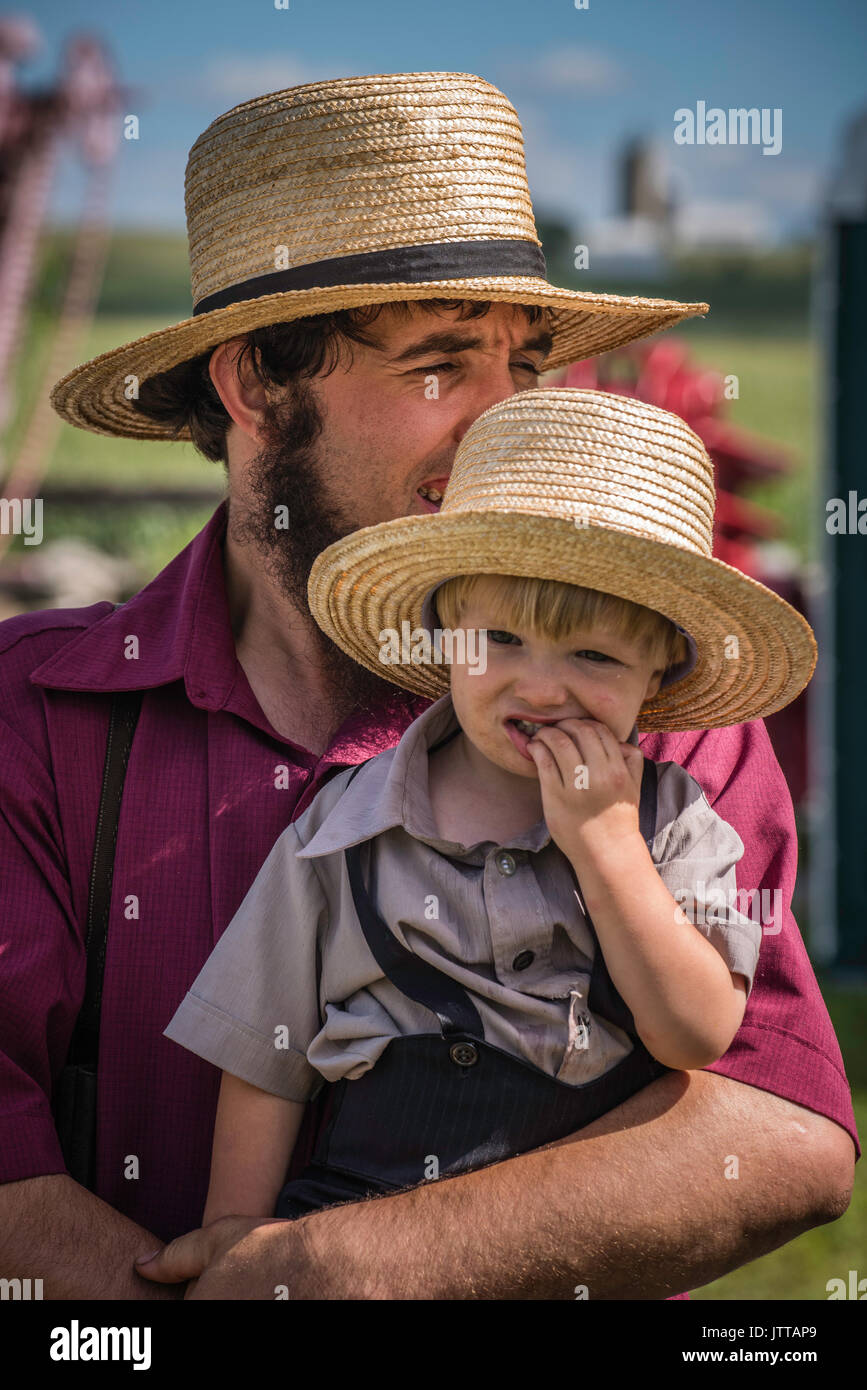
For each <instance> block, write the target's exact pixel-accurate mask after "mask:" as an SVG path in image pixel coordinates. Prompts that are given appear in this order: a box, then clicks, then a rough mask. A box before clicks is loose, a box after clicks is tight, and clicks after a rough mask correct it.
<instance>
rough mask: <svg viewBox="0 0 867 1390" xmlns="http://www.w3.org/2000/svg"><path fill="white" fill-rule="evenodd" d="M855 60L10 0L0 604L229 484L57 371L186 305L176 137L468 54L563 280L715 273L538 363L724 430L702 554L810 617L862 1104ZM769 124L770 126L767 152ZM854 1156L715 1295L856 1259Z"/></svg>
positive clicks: (827, 915)
mask: <svg viewBox="0 0 867 1390" xmlns="http://www.w3.org/2000/svg"><path fill="white" fill-rule="evenodd" d="M865 59H867V9H865V7H864V5H863V3H862V0H825V4H824V5H823V6H822V7H818V6H816V5H814V4H811V3H807V0H785V2H784V0H763V3H762V4H761V5H759V6H756V5H755V3H754V0H728V3H727V4H725V5H712V4H709V3H707V4H705V5H703V6H695V5H693V6H685V5H683V4H682V3H675V0H654V3H653V4H652V5H648V4H646V3H645V2H644V0H620V3H618V4H611V3H606V0H590V2H589V3H587V4H586V5H585V4H584V3H583V0H542V2H541V3H537V4H535V5H534V6H527V5H525V4H523V3H519V0H497V2H496V3H494V0H473V3H470V4H467V3H466V0H440V3H438V4H437V5H436V6H435V7H432V8H429V7H426V6H419V7H409V6H406V5H405V3H404V0H371V3H369V4H368V5H366V6H360V5H358V4H357V3H350V0H285V3H284V2H283V0H273V3H269V4H265V3H262V4H260V5H258V6H257V7H255V9H254V8H251V7H250V6H243V7H242V6H240V5H238V4H234V3H227V0H187V3H186V4H184V5H183V6H178V5H176V4H172V3H169V0H150V3H149V4H148V6H147V7H146V8H144V7H129V8H125V7H123V6H118V5H117V4H116V3H114V0H66V2H65V3H64V5H63V6H62V7H58V6H57V5H56V3H52V0H38V2H37V3H31V4H29V5H26V6H22V7H19V8H11V9H8V10H5V11H3V12H0V479H2V483H0V487H2V497H3V499H5V500H3V501H2V502H0V507H2V511H0V523H2V529H0V617H8V616H10V615H12V614H13V613H16V612H20V611H22V610H24V609H28V608H44V607H55V606H62V607H65V606H78V605H84V604H91V603H94V602H97V601H99V600H101V599H105V598H110V599H113V600H115V601H119V600H122V599H124V598H126V597H128V596H129V595H130V594H132V593H134V592H135V591H136V590H137V589H139V588H141V587H142V585H143V584H145V583H147V582H148V581H149V580H150V579H151V578H153V577H154V575H155V574H157V573H158V572H159V570H160V569H162V568H163V566H164V565H166V564H167V563H168V562H169V560H171V559H172V557H173V556H174V555H176V554H177V552H178V551H179V550H180V549H182V548H183V546H184V545H186V544H187V542H188V541H189V540H190V539H191V538H192V537H193V536H194V535H195V533H196V532H197V531H198V530H200V529H201V527H202V526H203V525H204V524H205V522H206V521H207V520H208V518H209V517H210V515H211V514H212V512H213V510H214V508H215V507H216V505H217V503H218V502H219V500H220V498H221V497H222V495H223V485H222V478H223V473H222V468H221V467H220V465H218V464H212V463H209V462H208V461H206V460H205V459H203V458H202V457H201V456H200V455H198V454H197V453H196V452H195V450H194V448H193V446H192V445H191V444H187V443H175V444H171V443H165V444H163V443H157V442H139V441H132V440H123V439H114V438H108V437H105V436H100V435H97V434H94V433H90V432H85V431H82V430H76V429H73V428H71V427H69V426H67V425H65V424H61V422H60V421H59V419H58V418H57V417H56V416H55V415H54V413H53V411H52V410H51V408H50V406H49V405H48V392H49V390H50V388H51V386H52V385H53V384H54V382H55V381H56V380H58V379H59V377H61V376H62V375H64V373H65V372H67V371H68V370H70V368H71V367H72V366H74V365H76V364H77V363H78V362H80V361H83V360H85V359H87V358H90V357H94V356H96V355H97V354H99V353H101V352H104V351H107V350H108V349H109V348H112V347H114V346H117V345H119V344H121V343H123V342H127V341H129V340H131V339H133V338H136V337H138V336H140V335H142V334H145V333H148V332H150V331H153V330H155V329H158V328H161V327H163V326H165V325H167V324H169V323H172V322H176V321H178V320H181V319H184V318H187V317H189V315H190V314H191V312H192V301H191V296H190V284H189V271H188V259H187V246H186V235H185V222H184V199H183V195H184V168H185V164H186V158H187V153H188V151H189V148H190V146H191V145H192V143H193V141H194V140H195V138H196V136H197V135H198V134H199V133H200V132H201V131H202V130H204V128H205V127H206V126H207V125H208V124H209V122H210V121H212V120H213V119H214V118H215V117H216V116H217V115H219V114H220V113H221V112H223V111H225V110H227V109H228V108H229V107H231V106H234V105H236V104H237V103H239V102H241V101H244V100H246V99H248V98H250V97H253V96H256V95H259V94H261V93H263V92H268V91H273V90H277V89H279V88H282V87H287V86H292V85H295V84H298V83H302V82H308V81H315V80H318V79H322V78H328V77H338V76H343V75H350V74H355V73H377V72H400V71H417V70H422V69H425V70H447V71H463V72H474V73H477V74H479V75H480V76H482V77H484V78H487V79H488V80H489V81H491V82H493V83H495V84H496V85H497V86H499V87H500V88H501V89H502V90H503V91H505V93H506V94H507V95H508V96H509V98H510V99H511V100H512V102H513V103H514V104H515V106H516V107H517V110H518V114H519V116H520V118H521V121H522V124H523V127H524V134H525V142H526V151H527V165H528V174H529V180H530V187H531V191H532V194H533V200H534V205H535V208H536V213H537V220H538V230H539V235H540V238H541V239H542V242H543V247H544V251H545V254H546V258H547V262H548V269H549V278H550V279H551V280H552V281H553V282H554V283H556V284H561V285H566V286H569V287H571V288H574V289H590V290H600V291H609V292H614V293H620V294H624V293H625V294H641V295H649V296H661V297H665V298H670V299H680V300H706V301H707V302H708V303H709V304H710V306H711V311H710V314H709V315H708V317H707V318H706V319H703V320H697V321H695V320H694V321H692V322H690V323H689V324H687V325H685V326H683V327H682V328H678V329H675V330H673V331H670V332H668V333H666V334H664V335H662V336H661V337H657V338H653V339H650V340H648V341H647V342H646V343H643V344H639V345H637V346H635V347H633V348H630V349H626V350H623V351H620V352H617V353H612V354H608V355H607V356H605V357H602V358H597V359H593V360H592V361H590V362H587V363H582V364H579V365H578V366H576V367H573V368H570V369H569V371H568V372H561V373H559V374H557V375H556V376H554V377H552V378H549V380H548V382H547V383H546V384H567V385H572V386H581V385H585V386H597V387H598V386H602V387H604V388H606V389H611V390H615V391H620V392H627V393H631V394H636V395H638V396H640V397H642V398H643V399H646V400H648V401H652V402H653V403H655V404H657V405H661V406H663V407H664V408H666V409H670V410H673V411H675V412H676V413H678V414H680V415H682V416H683V417H684V418H686V419H687V420H688V422H689V423H690V424H691V425H692V427H693V428H694V429H695V430H696V431H697V433H699V434H700V435H701V437H702V438H703V439H704V441H705V443H706V445H707V447H708V449H709V451H710V453H711V456H712V457H713V459H714V464H715V469H716V481H717V489H718V509H717V522H716V535H715V547H714V553H715V554H716V555H718V556H719V557H720V558H721V559H723V560H726V561H727V562H728V563H730V564H733V565H736V566H737V567H738V568H740V569H742V570H744V571H745V572H746V573H748V574H751V575H753V576H754V577H755V578H757V579H759V580H761V581H762V582H763V583H765V584H767V585H769V586H770V587H771V588H773V589H775V590H777V591H778V592H779V593H781V594H782V595H783V596H784V597H785V598H786V599H787V600H788V601H789V602H790V603H793V604H794V605H795V606H796V607H798V608H799V609H800V610H801V611H802V612H804V613H805V615H806V616H807V618H808V619H809V621H810V622H811V624H812V625H813V627H814V629H815V630H816V634H817V638H818V643H819V652H820V659H819V666H818V668H817V673H816V676H815V677H814V679H813V681H812V682H811V684H810V686H809V687H808V689H807V691H806V692H805V693H804V695H802V696H801V697H800V698H799V699H798V700H797V701H796V702H795V703H794V704H792V705H791V706H789V707H788V708H787V709H786V710H784V711H781V712H780V713H779V714H778V715H774V716H772V717H771V718H770V719H768V721H767V725H768V730H769V733H770V735H771V738H772V740H773V742H774V746H775V749H776V752H777V756H778V758H779V760H780V763H781V765H782V767H783V770H784V772H785V774H786V777H787V780H788V783H789V786H790V789H791V792H792V798H793V802H794V805H795V812H796V819H797V824H798V831H799V844H800V871H799V877H798V887H797V893H796V899H795V902H794V910H795V916H796V919H797V921H798V924H799V926H800V929H801V931H802V934H803V936H804V939H805V941H806V942H807V946H808V950H809V952H810V955H811V959H812V960H813V964H814V967H815V969H816V973H817V976H818V978H819V982H820V985H821V987H822V992H823V994H824V996H825V999H826V1002H827V1004H828V1007H829V1010H830V1013H831V1017H832V1019H833V1021H834V1025H835V1028H836V1030H837V1034H838V1037H839V1040H840V1045H841V1048H842V1051H843V1056H844V1060H845V1064H846V1069H847V1074H848V1077H849V1081H850V1083H851V1085H852V1088H853V1094H854V1097H855V1107H856V1115H857V1118H858V1123H859V1129H860V1131H861V1134H862V1135H865V1134H867V1046H865V1032H867V1028H865V1010H864V999H865V981H867V928H865V925H864V923H865V920H867V869H865V867H864V866H865V862H867V853H865V850H867V844H865V833H864V830H863V828H862V827H863V825H864V822H865V814H864V812H865V792H864V786H865V779H867V754H865V752H864V751H863V750H864V740H863V736H862V731H861V726H860V718H859V716H860V711H861V708H862V707H863V693H862V692H863V685H864V681H865V680H867V631H865V625H864V618H863V614H864V609H865V603H867V560H865V547H867V540H865V539H864V536H865V533H867V500H865V504H864V505H865V515H864V516H863V523H864V529H863V530H861V531H859V529H858V525H859V518H861V513H860V512H859V511H858V503H859V501H860V500H861V498H862V496H863V498H865V499H867V476H865V474H867V470H865V467H864V458H865V450H864V445H863V442H862V439H861V437H860V435H859V434H858V432H857V431H858V426H859V424H860V420H859V418H858V416H859V411H858V406H859V404H860V396H861V393H862V391H863V382H864V379H865V372H867V354H865V348H864V341H863V321H864V313H865V311H867V62H865ZM702 104H703V105H702ZM712 108H720V109H722V111H724V112H726V111H728V110H729V109H730V108H747V109H755V110H756V112H757V116H756V125H755V133H754V138H753V139H752V140H751V141H750V142H749V143H732V142H730V141H729V140H728V139H727V140H726V141H725V142H724V143H713V137H711V139H710V140H707V139H705V140H704V141H703V142H702V141H700V139H698V138H696V140H695V142H694V143H678V142H677V141H676V140H675V138H674V133H675V130H676V128H677V126H678V121H679V120H680V123H681V125H682V124H683V121H682V117H680V118H679V117H678V116H676V114H675V113H678V112H683V111H684V110H686V111H688V112H691V113H694V114H695V131H696V133H697V134H698V132H699V130H700V127H701V125H702V113H703V112H705V111H706V112H710V111H711V110H712ZM763 110H764V111H765V112H766V113H767V118H766V127H765V132H766V135H765V137H764V138H763V137H762V135H761V126H760V122H759V113H760V112H761V111H763ZM774 113H779V114H777V115H775V114H774ZM772 123H773V124H772ZM706 129H707V128H706ZM772 129H773V130H774V132H775V140H774V145H776V144H777V143H778V144H779V149H778V150H777V151H776V152H771V149H770V148H768V152H767V153H766V152H765V147H770V146H771V140H770V138H768V137H769V134H770V131H771V130H772ZM780 136H781V137H782V138H781V140H780ZM859 489H860V492H859ZM27 498H33V499H35V498H40V499H42V503H43V510H42V528H41V530H42V537H41V541H40V542H39V543H38V544H35V543H34V544H28V543H27V536H26V535H25V532H26V530H27V529H28V528H27V525H26V519H27V511H26V507H25V508H24V510H23V511H21V514H20V522H19V521H18V520H17V513H16V511H15V507H16V502H15V500H14V499H20V500H19V501H18V503H17V505H18V507H19V508H21V507H23V506H24V499H27ZM835 498H837V499H841V501H840V503H839V505H838V506H837V507H835V506H834V503H833V500H832V499H835ZM832 514H833V518H835V520H833V521H832ZM30 515H31V517H32V516H33V515H34V514H33V513H31V514H30ZM841 517H843V518H844V520H841ZM31 539H33V533H32V527H31ZM863 1167H864V1165H863V1164H859V1165H858V1167H857V1168H856V1193H855V1197H854V1199H853V1202H852V1206H851V1208H850V1210H849V1212H848V1213H847V1214H846V1216H845V1217H843V1218H842V1220H841V1221H838V1222H836V1223H834V1224H833V1225H831V1226H828V1227H823V1228H820V1229H818V1230H815V1231H811V1232H809V1233H808V1234H806V1235H804V1236H802V1237H801V1238H800V1239H799V1240H797V1241H795V1242H793V1243H791V1244H789V1245H787V1246H785V1247H784V1249H783V1250H782V1251H779V1252H776V1253H774V1254H772V1255H769V1256H767V1257H765V1258H764V1259H762V1260H759V1261H756V1262H755V1263H753V1264H751V1265H749V1266H747V1267H746V1268H744V1269H741V1270H738V1271H736V1272H734V1273H733V1274H731V1275H729V1276H728V1277H726V1278H725V1279H722V1280H719V1281H717V1282H716V1283H714V1284H712V1285H709V1286H707V1287H706V1288H704V1289H702V1290H701V1291H699V1292H698V1293H696V1294H695V1295H693V1296H694V1297H696V1298H699V1299H705V1298H706V1299H733V1298H747V1299H768V1298H780V1299H822V1298H826V1297H827V1293H826V1291H825V1285H826V1282H827V1280H828V1279H830V1278H833V1277H842V1278H844V1279H846V1278H847V1275H848V1271H849V1270H850V1269H858V1268H859V1266H858V1261H859V1258H860V1259H861V1261H862V1264H863V1252H864V1249H865V1248H867V1240H865V1235H867V1179H865V1177H864V1172H863ZM859 1273H860V1274H862V1275H863V1274H867V1270H861V1271H859Z"/></svg>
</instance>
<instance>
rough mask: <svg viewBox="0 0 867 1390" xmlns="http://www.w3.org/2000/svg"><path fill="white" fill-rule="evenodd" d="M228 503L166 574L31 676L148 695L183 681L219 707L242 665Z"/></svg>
mask: <svg viewBox="0 0 867 1390" xmlns="http://www.w3.org/2000/svg"><path fill="white" fill-rule="evenodd" d="M226 519H227V503H226V502H225V500H224V501H223V502H221V503H220V505H219V507H218V508H217V510H216V511H215V512H214V514H213V516H212V517H211V519H210V521H209V522H208V523H207V525H206V526H205V527H204V528H203V530H201V531H200V532H199V533H198V535H197V536H194V537H193V539H192V540H191V541H190V543H189V545H188V546H186V547H185V549H184V550H182V551H181V552H180V554H179V555H176V556H175V558H174V559H173V560H172V561H170V563H169V564H168V565H167V566H166V568H165V569H164V570H162V571H161V573H160V574H158V575H157V576H156V578H155V579H152V580H151V582H150V583H149V584H146V585H145V587H144V588H143V589H141V590H140V591H139V592H138V593H137V594H134V595H133V596H132V598H130V599H128V600H127V602H126V603H124V604H122V605H121V607H120V608H117V609H113V610H111V611H110V612H108V613H106V616H105V617H104V618H101V619H99V621H97V622H96V623H93V624H92V625H91V626H90V627H87V628H85V630H84V631H83V632H82V633H80V634H79V635H78V636H77V637H74V638H73V639H72V641H70V642H67V643H66V644H65V645H64V646H63V647H61V648H60V650H59V651H58V652H55V654H54V655H53V656H51V657H49V659H48V660H47V661H44V662H43V663H42V665H41V666H38V667H37V668H36V670H35V671H33V672H32V674H31V677H30V679H31V680H32V681H33V682H34V683H35V684H36V685H43V686H48V687H50V688H52V689H57V690H81V691H85V690H86V691H94V692H96V691H114V690H150V689H152V688H153V687H155V686H159V685H166V684H167V683H168V682H170V681H176V680H181V679H183V680H184V682H185V684H186V688H187V694H188V696H189V698H190V700H191V701H192V703H193V704H194V705H199V706H203V707H205V708H208V709H221V708H222V707H223V705H224V704H225V703H226V700H227V699H228V696H229V693H230V691H231V689H232V687H233V685H234V684H235V681H236V679H237V669H238V664H239V663H238V661H237V657H236V655H235V644H234V641H233V638H232V628H231V623H230V620H229V610H228V603H227V600H226V586H225V578H224V575H223V540H224V537H225V534H226Z"/></svg>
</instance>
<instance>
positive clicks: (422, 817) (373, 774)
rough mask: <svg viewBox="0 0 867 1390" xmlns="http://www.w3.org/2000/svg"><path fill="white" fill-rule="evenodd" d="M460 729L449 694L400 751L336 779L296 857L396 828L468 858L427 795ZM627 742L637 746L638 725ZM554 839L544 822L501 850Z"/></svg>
mask: <svg viewBox="0 0 867 1390" xmlns="http://www.w3.org/2000/svg"><path fill="white" fill-rule="evenodd" d="M459 728H460V725H459V724H458V720H457V715H456V714H455V710H454V705H453V704H452V697H451V694H450V693H449V692H446V694H445V695H442V696H441V697H440V698H439V699H438V700H436V701H435V702H434V703H433V704H432V705H429V706H428V708H427V709H426V710H424V712H423V713H422V714H420V715H419V716H418V717H417V718H416V719H414V720H413V722H412V723H411V724H410V726H409V728H408V729H407V730H406V731H405V733H404V734H403V736H402V737H401V739H400V742H399V743H398V744H397V746H396V747H394V748H389V749H387V750H386V751H385V752H384V753H381V754H380V755H379V756H378V757H374V758H372V759H371V760H370V761H369V762H368V763H366V764H365V765H364V766H363V767H361V768H360V769H359V771H358V772H356V773H354V774H350V773H346V774H341V775H340V776H339V777H336V778H334V782H333V784H329V788H330V789H328V790H325V792H324V795H326V796H327V797H329V798H330V797H334V796H336V798H337V799H336V800H335V801H334V804H333V805H332V806H331V807H330V808H329V809H328V811H326V813H325V815H324V817H323V819H322V821H321V823H320V824H319V826H318V828H317V830H316V831H315V833H314V834H313V835H312V836H311V838H310V839H309V840H308V842H307V844H306V845H305V846H303V847H302V848H300V849H298V850H297V851H296V854H297V856H298V857H299V858H300V859H315V858H318V857H319V856H320V855H325V854H334V853H335V852H336V851H340V850H344V849H348V848H349V846H350V845H357V844H361V843H363V841H365V840H372V839H373V838H374V837H375V836H377V835H382V834H383V833H384V832H385V831H387V830H393V829H394V828H395V827H397V826H401V827H402V828H403V829H404V830H405V831H406V832H407V833H408V834H409V835H412V836H413V838H414V839H416V840H422V841H423V842H424V843H425V844H429V845H431V846H432V847H433V848H434V849H437V850H439V851H440V852H441V853H443V854H464V853H466V852H467V850H468V849H469V848H471V847H469V846H466V845H461V844H458V843H457V842H456V841H452V840H443V839H442V838H441V837H440V836H439V834H438V831H437V827H436V822H435V820H434V815H433V810H432V808H431V804H430V794H429V790H428V755H429V752H430V750H431V749H432V748H434V747H435V746H436V745H437V744H438V743H441V742H443V741H444V740H445V739H446V738H447V737H448V736H449V735H451V734H454V733H455V732H456V731H457V730H458V729H459ZM627 741H628V742H629V743H632V744H635V745H636V746H637V744H638V725H637V724H636V725H633V728H632V733H631V734H630V735H629V739H628V740H627ZM350 776H351V779H352V780H351V781H349V778H350ZM321 794H322V793H320V795H321ZM550 838H551V836H550V834H549V832H548V827H547V826H546V824H545V821H544V820H540V821H538V822H537V823H536V825H534V826H532V827H531V828H530V829H529V830H526V831H524V832H523V833H522V834H520V835H516V836H515V837H514V838H513V839H511V840H509V841H508V843H505V842H504V844H503V848H507V849H518V850H533V851H535V850H540V849H543V848H544V847H545V845H547V844H548V842H549V840H550ZM477 843H479V844H481V843H487V842H483V841H478V842H477Z"/></svg>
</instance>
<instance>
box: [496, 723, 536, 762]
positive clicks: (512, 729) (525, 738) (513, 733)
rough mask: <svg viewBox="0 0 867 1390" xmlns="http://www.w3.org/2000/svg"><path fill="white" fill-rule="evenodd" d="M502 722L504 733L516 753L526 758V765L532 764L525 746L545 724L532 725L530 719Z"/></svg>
mask: <svg viewBox="0 0 867 1390" xmlns="http://www.w3.org/2000/svg"><path fill="white" fill-rule="evenodd" d="M503 722H504V724H505V726H506V733H507V734H508V735H509V738H510V739H511V740H512V742H513V743H514V745H515V747H516V748H517V750H518V752H519V753H520V754H521V757H522V758H526V759H527V762H528V763H532V762H533V761H534V759H533V758H532V757H531V755H530V754H529V753H528V752H527V744H528V743H529V742H530V739H531V738H532V737H533V735H534V734H535V733H537V732H538V731H539V729H544V728H545V724H542V723H539V724H537V723H534V721H533V720H532V719H514V718H511V719H505V720H504V721H503Z"/></svg>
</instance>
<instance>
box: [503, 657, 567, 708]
mask: <svg viewBox="0 0 867 1390" xmlns="http://www.w3.org/2000/svg"><path fill="white" fill-rule="evenodd" d="M514 693H515V696H516V698H517V699H519V700H523V702H524V703H525V704H526V705H528V706H531V707H532V708H533V709H534V710H535V711H536V712H537V713H538V714H555V713H556V712H557V710H558V709H561V708H562V709H565V708H566V707H567V706H569V707H570V708H572V707H574V705H575V700H574V698H573V697H572V695H571V693H570V691H569V689H568V687H567V686H566V683H565V681H564V680H563V677H562V675H560V674H558V672H557V671H555V670H552V669H551V668H549V667H545V666H529V667H525V668H524V669H523V670H522V671H521V672H520V673H519V674H518V676H517V678H516V680H515V683H514Z"/></svg>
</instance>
